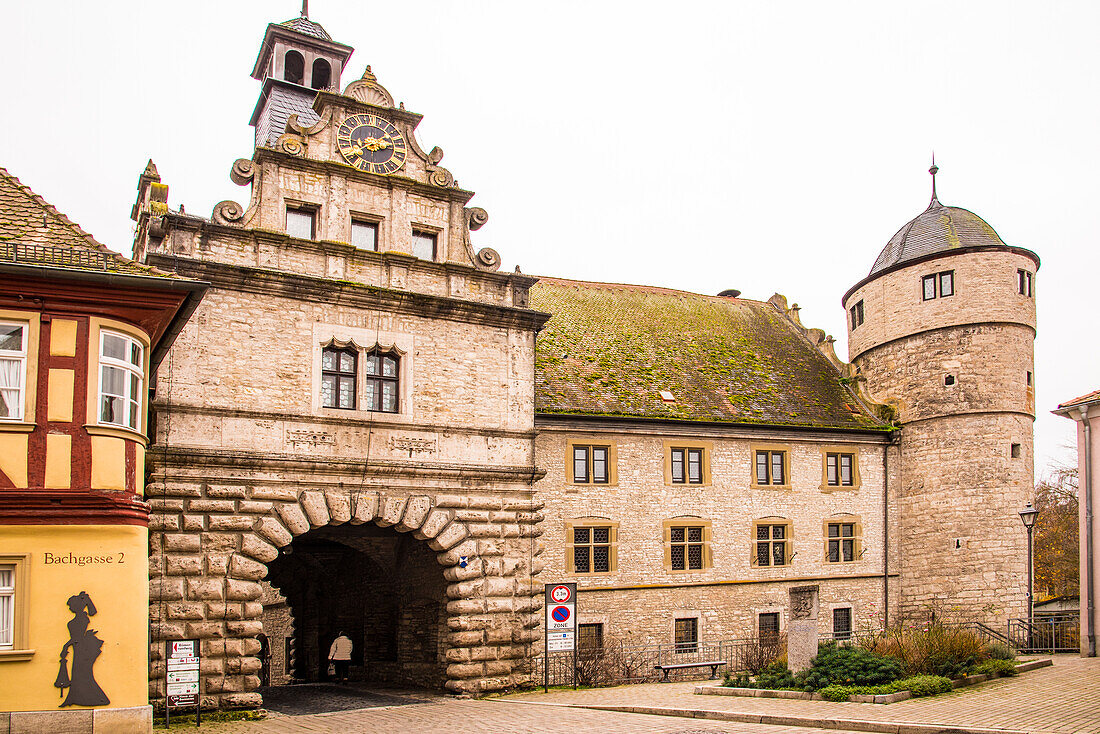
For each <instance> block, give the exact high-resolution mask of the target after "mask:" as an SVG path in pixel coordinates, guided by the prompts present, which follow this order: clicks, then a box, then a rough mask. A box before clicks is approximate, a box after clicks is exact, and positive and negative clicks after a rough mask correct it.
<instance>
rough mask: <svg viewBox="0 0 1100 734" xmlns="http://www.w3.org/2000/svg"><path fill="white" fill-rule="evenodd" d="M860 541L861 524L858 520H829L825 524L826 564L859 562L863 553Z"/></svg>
mask: <svg viewBox="0 0 1100 734" xmlns="http://www.w3.org/2000/svg"><path fill="white" fill-rule="evenodd" d="M849 517H851V516H849ZM860 540H861V538H860V524H859V522H858V520H857V519H856V518H854V517H851V519H844V520H827V521H826V522H825V560H826V562H828V563H852V562H853V561H858V560H859V557H860V555H861V551H862V549H861V548H860Z"/></svg>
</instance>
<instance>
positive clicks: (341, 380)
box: [321, 346, 359, 410]
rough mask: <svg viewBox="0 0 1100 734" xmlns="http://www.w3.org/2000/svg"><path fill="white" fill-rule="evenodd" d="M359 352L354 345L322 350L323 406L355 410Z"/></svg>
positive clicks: (329, 347)
mask: <svg viewBox="0 0 1100 734" xmlns="http://www.w3.org/2000/svg"><path fill="white" fill-rule="evenodd" d="M358 359H359V354H358V352H357V351H356V349H355V348H354V347H336V346H328V347H325V348H324V349H322V350H321V406H322V407H325V408H340V409H342V410H355V407H356V394H357V391H356V381H357V377H358V369H357V365H358Z"/></svg>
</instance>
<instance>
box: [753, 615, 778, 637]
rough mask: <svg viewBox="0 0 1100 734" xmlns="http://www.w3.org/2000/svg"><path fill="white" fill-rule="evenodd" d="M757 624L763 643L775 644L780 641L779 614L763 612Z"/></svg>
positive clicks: (758, 617) (758, 633)
mask: <svg viewBox="0 0 1100 734" xmlns="http://www.w3.org/2000/svg"><path fill="white" fill-rule="evenodd" d="M756 624H757V635H758V636H759V638H760V641H761V642H764V643H769V644H774V643H776V642H778V641H779V612H762V613H761V614H760V615H758V616H757V622H756Z"/></svg>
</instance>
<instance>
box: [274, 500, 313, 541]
mask: <svg viewBox="0 0 1100 734" xmlns="http://www.w3.org/2000/svg"><path fill="white" fill-rule="evenodd" d="M276 512H278V513H279V517H280V518H281V519H282V521H283V525H285V526H286V529H287V530H289V531H290V532H291V534H292V535H302V534H303V533H307V532H309V520H308V519H306V514H305V512H303V511H302V508H301V507H300V506H299V505H296V504H294V505H289V504H287V505H279V506H278V507H277V508H276Z"/></svg>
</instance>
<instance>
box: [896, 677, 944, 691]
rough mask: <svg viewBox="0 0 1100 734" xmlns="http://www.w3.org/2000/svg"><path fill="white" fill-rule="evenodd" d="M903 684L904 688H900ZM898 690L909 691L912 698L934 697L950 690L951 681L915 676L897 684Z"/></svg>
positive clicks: (942, 678)
mask: <svg viewBox="0 0 1100 734" xmlns="http://www.w3.org/2000/svg"><path fill="white" fill-rule="evenodd" d="M902 684H905V685H904V687H900V686H901V685H902ZM897 685H898V686H899V688H898V690H901V691H909V692H910V693H912V694H913V696H935V695H936V694H937V693H947V692H948V691H950V690H951V688H952V687H951V680H950V679H949V678H944V677H943V676H940V675H916V676H913V677H912V678H908V679H906V680H899V681H898V682H897Z"/></svg>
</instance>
